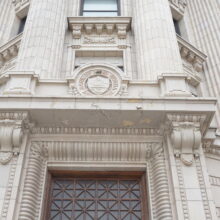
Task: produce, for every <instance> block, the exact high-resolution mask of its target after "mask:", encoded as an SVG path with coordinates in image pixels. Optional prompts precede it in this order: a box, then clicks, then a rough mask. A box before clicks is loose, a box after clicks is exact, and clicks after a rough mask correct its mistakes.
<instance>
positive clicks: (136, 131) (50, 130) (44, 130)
mask: <svg viewBox="0 0 220 220" xmlns="http://www.w3.org/2000/svg"><path fill="white" fill-rule="evenodd" d="M31 133H32V134H83V135H153V136H154V135H156V136H159V135H160V130H159V129H154V128H143V129H142V128H73V127H33V128H32V129H31Z"/></svg>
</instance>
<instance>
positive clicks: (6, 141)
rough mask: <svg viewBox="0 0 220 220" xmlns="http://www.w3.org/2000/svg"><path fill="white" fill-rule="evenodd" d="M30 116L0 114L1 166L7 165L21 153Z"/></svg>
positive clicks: (22, 113) (20, 113)
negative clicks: (14, 156)
mask: <svg viewBox="0 0 220 220" xmlns="http://www.w3.org/2000/svg"><path fill="white" fill-rule="evenodd" d="M27 118H28V114H27V113H24V112H19V113H11V112H10V113H5V112H1V113H0V164H7V163H8V162H9V161H10V160H11V158H12V157H13V155H14V154H17V153H18V152H19V147H20V145H21V143H22V137H23V132H24V128H25V124H26V123H27Z"/></svg>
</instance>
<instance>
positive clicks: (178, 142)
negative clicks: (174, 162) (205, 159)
mask: <svg viewBox="0 0 220 220" xmlns="http://www.w3.org/2000/svg"><path fill="white" fill-rule="evenodd" d="M167 118H168V125H169V128H170V129H169V130H170V138H171V142H172V146H173V152H174V156H175V157H177V158H180V159H181V161H182V162H183V164H184V165H186V166H191V165H192V164H193V158H194V157H199V148H200V146H201V139H202V135H201V126H202V124H203V122H204V121H205V116H204V115H176V114H173V115H172V114H168V115H167Z"/></svg>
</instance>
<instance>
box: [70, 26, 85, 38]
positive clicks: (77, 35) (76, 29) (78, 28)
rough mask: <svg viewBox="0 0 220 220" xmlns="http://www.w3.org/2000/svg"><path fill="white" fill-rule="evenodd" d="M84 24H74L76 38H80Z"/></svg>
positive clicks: (73, 30)
mask: <svg viewBox="0 0 220 220" xmlns="http://www.w3.org/2000/svg"><path fill="white" fill-rule="evenodd" d="M82 26H83V25H82V24H73V25H72V33H73V38H74V39H80V38H81V35H82Z"/></svg>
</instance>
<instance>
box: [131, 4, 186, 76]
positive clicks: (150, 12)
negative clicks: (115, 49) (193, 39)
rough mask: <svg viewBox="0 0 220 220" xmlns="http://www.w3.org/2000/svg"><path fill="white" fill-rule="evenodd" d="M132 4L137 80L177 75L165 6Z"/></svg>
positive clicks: (178, 67)
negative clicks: (168, 74)
mask: <svg viewBox="0 0 220 220" xmlns="http://www.w3.org/2000/svg"><path fill="white" fill-rule="evenodd" d="M132 3H133V25H134V35H135V42H136V54H137V56H136V60H137V69H138V78H139V79H146V80H155V79H157V77H158V76H159V75H161V74H162V73H181V72H182V63H181V58H180V54H179V48H178V45H177V39H176V33H175V30H174V25H173V21H172V15H171V11H170V7H169V2H168V1H167V0H154V1H152V0H138V1H132Z"/></svg>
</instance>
